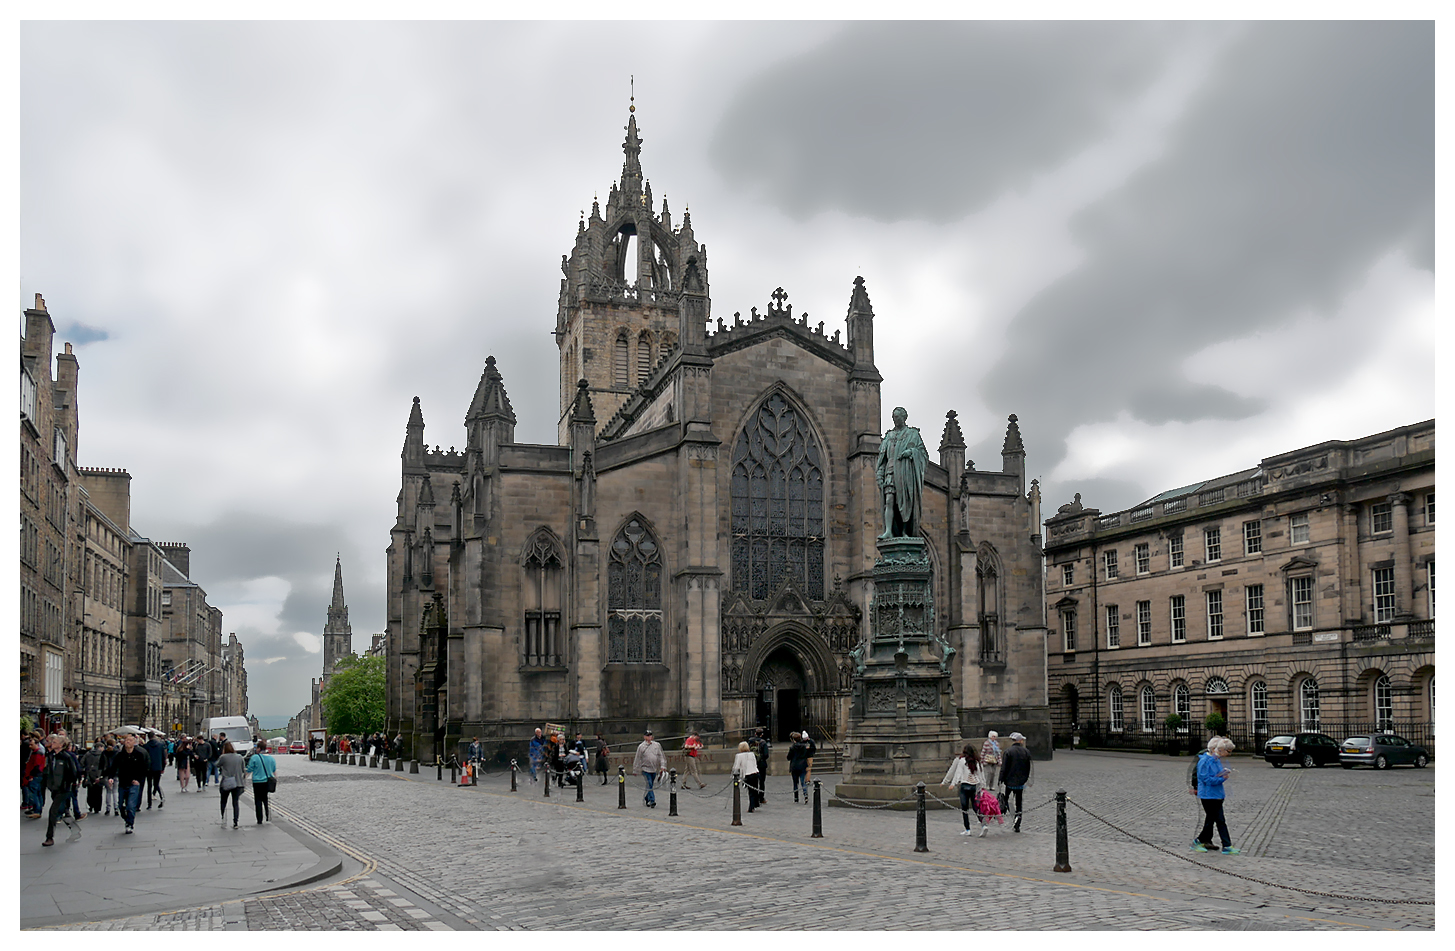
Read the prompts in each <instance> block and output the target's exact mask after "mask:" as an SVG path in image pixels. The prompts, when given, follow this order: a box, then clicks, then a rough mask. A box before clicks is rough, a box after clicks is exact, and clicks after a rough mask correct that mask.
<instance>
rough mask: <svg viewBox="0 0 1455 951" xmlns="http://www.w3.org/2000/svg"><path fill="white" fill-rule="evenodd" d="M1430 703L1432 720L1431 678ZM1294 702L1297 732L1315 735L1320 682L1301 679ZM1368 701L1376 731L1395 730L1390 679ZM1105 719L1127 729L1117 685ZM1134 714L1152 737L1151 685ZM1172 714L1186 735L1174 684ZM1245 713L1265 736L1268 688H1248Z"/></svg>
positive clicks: (1183, 698) (1375, 686)
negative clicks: (1309, 732)
mask: <svg viewBox="0 0 1455 951" xmlns="http://www.w3.org/2000/svg"><path fill="white" fill-rule="evenodd" d="M1221 686H1222V690H1221V691H1213V690H1209V691H1208V692H1209V693H1214V692H1221V693H1226V692H1227V685H1226V683H1221ZM1426 691H1427V694H1428V701H1429V707H1428V708H1429V715H1430V719H1431V720H1433V719H1434V716H1435V679H1434V678H1433V677H1431V678H1430V680H1429V683H1428V685H1427V686H1426ZM1294 694H1295V699H1296V702H1297V710H1296V711H1295V712H1296V716H1297V719H1298V723H1299V729H1300V730H1305V731H1317V730H1318V729H1319V724H1320V721H1321V719H1322V707H1321V704H1320V697H1319V682H1318V680H1316V679H1315V678H1313V677H1304V678H1303V679H1301V680H1300V681H1299V682H1298V685H1297V687H1296V688H1295V690H1294ZM1369 700H1370V701H1371V706H1372V707H1373V714H1374V721H1375V728H1376V729H1379V730H1393V729H1394V686H1393V684H1392V683H1391V682H1390V679H1389V675H1387V674H1381V675H1380V676H1379V677H1378V678H1376V679H1375V680H1374V681H1373V683H1372V684H1371V685H1370V694H1369ZM1106 701H1107V704H1106V705H1107V715H1108V720H1109V723H1108V725H1109V726H1110V728H1111V730H1112V731H1113V732H1122V731H1124V730H1125V729H1126V713H1125V705H1124V702H1123V695H1122V688H1121V685H1120V684H1112V685H1111V686H1109V687H1108V688H1107V692H1106ZM1137 712H1138V720H1139V726H1140V727H1141V731H1142V732H1143V733H1153V732H1155V731H1156V729H1157V725H1158V709H1157V694H1156V691H1154V690H1153V689H1152V686H1151V685H1150V684H1144V685H1143V686H1142V688H1141V689H1140V690H1138V691H1137ZM1172 712H1173V713H1175V714H1177V715H1178V716H1179V717H1180V718H1181V720H1182V726H1181V727H1179V732H1187V731H1188V729H1189V727H1190V724H1191V720H1192V691H1191V690H1190V689H1189V688H1188V686H1187V684H1185V683H1177V684H1174V685H1173V688H1172ZM1248 712H1249V719H1250V720H1251V721H1252V726H1253V731H1254V732H1255V733H1266V732H1268V730H1269V722H1270V721H1269V716H1268V684H1267V683H1265V682H1264V681H1262V680H1255V681H1253V683H1251V684H1249V686H1248Z"/></svg>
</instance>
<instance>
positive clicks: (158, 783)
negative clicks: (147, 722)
mask: <svg viewBox="0 0 1455 951" xmlns="http://www.w3.org/2000/svg"><path fill="white" fill-rule="evenodd" d="M146 754H147V808H148V809H150V808H151V807H152V793H156V796H157V808H158V809H160V808H162V806H164V805H166V802H167V797H166V796H164V795H162V773H163V771H165V770H166V768H167V744H166V743H163V742H162V738H161V737H160V736H157V735H156V734H155V733H153V734H152V738H151V739H150V740H147V742H146Z"/></svg>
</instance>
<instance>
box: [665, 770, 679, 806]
mask: <svg viewBox="0 0 1455 951" xmlns="http://www.w3.org/2000/svg"><path fill="white" fill-rule="evenodd" d="M667 776H668V781H667V782H668V786H667V796H668V802H667V815H669V816H675V815H676V814H677V771H676V770H675V769H669V770H667Z"/></svg>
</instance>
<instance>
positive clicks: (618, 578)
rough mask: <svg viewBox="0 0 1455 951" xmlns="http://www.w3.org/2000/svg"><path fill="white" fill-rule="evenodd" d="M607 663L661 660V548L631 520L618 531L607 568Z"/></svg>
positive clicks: (640, 524)
mask: <svg viewBox="0 0 1455 951" xmlns="http://www.w3.org/2000/svg"><path fill="white" fill-rule="evenodd" d="M606 580H607V589H606V612H607V617H606V662H607V663H609V664H660V663H661V662H662V551H661V546H659V545H658V544H657V540H656V539H655V538H653V537H652V533H651V532H650V531H648V530H647V527H646V526H645V525H643V524H642V523H641V522H640V521H639V520H638V519H635V518H634V519H631V520H630V521H628V522H627V523H626V525H625V526H623V527H622V530H621V531H619V532H617V533H616V540H615V541H613V542H612V543H611V556H610V561H609V563H608V565H607V570H606Z"/></svg>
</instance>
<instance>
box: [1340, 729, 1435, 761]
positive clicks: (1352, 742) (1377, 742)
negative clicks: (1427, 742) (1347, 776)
mask: <svg viewBox="0 0 1455 951" xmlns="http://www.w3.org/2000/svg"><path fill="white" fill-rule="evenodd" d="M1429 761H1430V751H1429V750H1427V749H1425V748H1424V747H1423V746H1420V745H1419V744H1418V743H1411V742H1410V741H1409V740H1407V739H1405V738H1404V737H1402V736H1395V735H1394V734H1393V733H1371V734H1368V735H1363V736H1351V737H1348V738H1346V739H1345V740H1344V742H1343V743H1340V744H1339V765H1340V766H1342V767H1344V768H1345V769H1353V768H1354V767H1355V766H1372V767H1374V768H1375V769H1388V768H1389V767H1391V766H1400V765H1406V764H1407V765H1410V766H1414V767H1415V768H1417V769H1423V768H1424V766H1425V764H1426V763H1428V762H1429Z"/></svg>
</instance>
